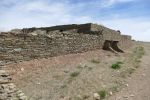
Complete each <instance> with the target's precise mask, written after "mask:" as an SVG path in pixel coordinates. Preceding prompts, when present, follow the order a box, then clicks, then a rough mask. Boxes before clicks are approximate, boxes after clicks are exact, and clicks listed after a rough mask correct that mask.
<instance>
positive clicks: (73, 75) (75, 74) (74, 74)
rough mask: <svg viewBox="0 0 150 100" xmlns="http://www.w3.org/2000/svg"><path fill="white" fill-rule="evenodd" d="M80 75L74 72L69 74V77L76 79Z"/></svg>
mask: <svg viewBox="0 0 150 100" xmlns="http://www.w3.org/2000/svg"><path fill="white" fill-rule="evenodd" d="M79 74H80V72H78V71H76V72H72V73H71V74H70V76H71V77H77V76H78V75H79Z"/></svg>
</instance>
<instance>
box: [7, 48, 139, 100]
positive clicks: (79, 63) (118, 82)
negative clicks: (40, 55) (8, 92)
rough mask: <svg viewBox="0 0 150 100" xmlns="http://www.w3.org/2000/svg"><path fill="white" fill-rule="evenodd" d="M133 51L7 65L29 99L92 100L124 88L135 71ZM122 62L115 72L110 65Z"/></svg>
mask: <svg viewBox="0 0 150 100" xmlns="http://www.w3.org/2000/svg"><path fill="white" fill-rule="evenodd" d="M134 56H135V54H134V52H133V51H130V52H126V53H121V54H118V55H116V54H114V53H111V52H109V51H103V50H97V51H89V52H85V53H78V54H70V55H64V56H58V57H52V58H48V59H36V60H32V61H25V62H20V63H16V64H10V65H8V67H7V68H8V70H9V71H10V73H11V75H12V77H13V81H14V83H15V84H16V85H17V86H18V87H19V88H20V89H21V90H22V91H23V92H24V93H25V94H26V95H27V96H28V97H29V99H31V100H84V99H85V100H93V94H94V93H97V92H99V91H105V97H103V99H107V98H108V97H110V96H112V95H114V94H116V93H117V92H118V91H120V90H121V89H122V88H124V87H126V84H127V81H126V77H129V76H130V74H132V71H133V70H135V69H136V67H135V66H134ZM116 62H122V63H121V65H120V68H119V69H113V68H111V66H112V64H114V63H116Z"/></svg>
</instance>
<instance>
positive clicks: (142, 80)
mask: <svg viewBox="0 0 150 100" xmlns="http://www.w3.org/2000/svg"><path fill="white" fill-rule="evenodd" d="M142 45H143V46H144V49H145V55H144V56H143V58H142V59H141V64H140V68H138V69H137V71H136V72H135V73H134V74H133V75H132V76H131V77H130V78H129V79H128V80H127V82H128V85H127V87H126V88H124V89H122V91H120V92H119V93H117V94H116V95H114V96H112V97H110V98H109V100H150V43H142Z"/></svg>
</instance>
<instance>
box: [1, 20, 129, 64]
mask: <svg viewBox="0 0 150 100" xmlns="http://www.w3.org/2000/svg"><path fill="white" fill-rule="evenodd" d="M60 30H63V31H60ZM25 32H26V33H25ZM105 40H111V41H119V44H120V45H121V47H123V48H128V47H129V46H130V44H131V37H130V36H124V35H120V33H119V32H117V31H115V30H111V29H108V28H106V27H104V26H100V25H97V24H90V23H88V24H81V25H76V24H72V25H64V26H54V27H48V28H47V27H46V28H29V29H22V30H21V31H20V33H18V32H16V33H12V32H9V33H1V34H0V61H6V62H9V61H23V60H31V59H35V58H44V57H52V56H59V55H65V54H70V53H80V52H85V51H89V50H96V49H102V48H103V45H104V42H105Z"/></svg>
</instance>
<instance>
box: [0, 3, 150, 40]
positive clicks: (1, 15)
mask: <svg viewBox="0 0 150 100" xmlns="http://www.w3.org/2000/svg"><path fill="white" fill-rule="evenodd" d="M149 4H150V0H0V30H1V31H6V30H10V29H13V28H24V27H42V26H52V25H59V24H76V23H77V24H78V23H89V22H92V23H98V24H102V25H104V26H107V27H109V28H113V29H116V30H121V32H122V34H127V35H132V37H133V39H136V40H141V41H150V11H149V10H150V6H149Z"/></svg>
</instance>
